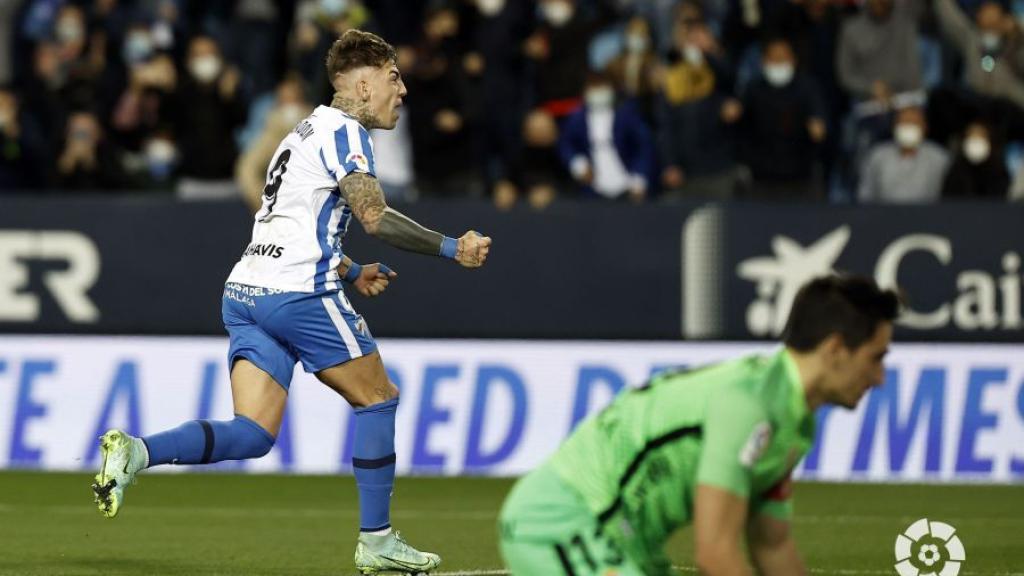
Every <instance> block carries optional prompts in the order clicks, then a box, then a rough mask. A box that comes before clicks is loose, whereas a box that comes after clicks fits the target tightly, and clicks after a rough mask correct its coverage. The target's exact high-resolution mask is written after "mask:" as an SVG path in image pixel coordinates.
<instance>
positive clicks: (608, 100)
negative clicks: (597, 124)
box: [584, 86, 615, 108]
mask: <svg viewBox="0 0 1024 576" xmlns="http://www.w3.org/2000/svg"><path fill="white" fill-rule="evenodd" d="M584 100H586V102H587V106H589V107H591V108H610V107H611V105H612V103H613V102H615V91H614V90H612V89H611V88H610V87H607V86H601V87H600V88H591V89H590V90H587V93H586V94H585V95H584Z"/></svg>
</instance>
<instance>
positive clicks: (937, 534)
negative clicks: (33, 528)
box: [895, 518, 967, 576]
mask: <svg viewBox="0 0 1024 576" xmlns="http://www.w3.org/2000/svg"><path fill="white" fill-rule="evenodd" d="M965 560H967V553H966V552H965V551H964V545H963V542H961V541H960V537H959V536H957V535H956V528H953V527H952V526H950V525H949V524H946V523H944V522H935V521H934V520H933V521H931V522H929V521H928V519H927V518H922V519H920V520H918V521H917V522H914V523H913V524H911V525H910V526H909V527H908V528H907V529H906V531H904V532H903V534H900V535H899V536H897V537H896V566H895V568H896V572H897V573H898V574H899V575H900V576H956V575H957V574H958V573H959V572H960V565H961V564H962V563H963V562H964V561H965Z"/></svg>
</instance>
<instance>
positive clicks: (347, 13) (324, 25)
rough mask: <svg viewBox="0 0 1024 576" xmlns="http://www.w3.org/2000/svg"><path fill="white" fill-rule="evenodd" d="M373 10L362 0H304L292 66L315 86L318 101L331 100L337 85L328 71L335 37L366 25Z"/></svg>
mask: <svg viewBox="0 0 1024 576" xmlns="http://www.w3.org/2000/svg"><path fill="white" fill-rule="evenodd" d="M369 19H370V13H369V12H368V11H367V10H366V7H365V6H363V4H362V2H360V1H359V0H342V1H339V0H304V1H303V2H301V3H300V4H299V5H298V7H297V9H296V11H295V29H294V30H293V33H292V34H293V38H292V54H291V57H290V62H291V65H290V69H293V70H298V72H299V73H300V74H301V75H302V77H303V78H304V79H305V81H306V85H307V86H310V87H311V88H312V92H311V93H310V98H311V99H312V100H313V101H314V102H330V100H331V98H332V97H333V96H334V92H333V89H332V88H331V86H330V82H328V79H327V73H326V72H324V69H323V68H324V65H323V64H324V58H325V57H326V55H327V50H328V48H330V46H331V43H332V42H333V41H334V39H335V38H338V37H339V36H341V35H342V34H344V33H345V31H346V30H348V29H350V28H358V27H360V26H363V25H365V24H366V23H367V22H368V21H369Z"/></svg>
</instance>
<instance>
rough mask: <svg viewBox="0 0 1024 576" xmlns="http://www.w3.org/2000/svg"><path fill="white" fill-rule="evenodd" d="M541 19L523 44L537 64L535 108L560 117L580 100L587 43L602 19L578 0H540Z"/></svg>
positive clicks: (585, 64) (585, 68)
mask: <svg viewBox="0 0 1024 576" xmlns="http://www.w3.org/2000/svg"><path fill="white" fill-rule="evenodd" d="M539 7H540V15H541V21H540V23H539V24H538V25H537V29H536V31H535V32H534V33H533V35H531V36H530V37H529V38H527V39H526V42H525V43H524V44H523V51H524V53H525V54H526V56H527V58H529V59H530V60H532V61H533V63H534V67H535V73H534V86H533V90H534V92H535V94H536V98H535V108H540V109H542V110H544V111H545V112H546V113H548V114H549V115H551V116H552V117H554V118H555V119H556V120H561V119H562V118H564V117H565V116H567V115H568V114H570V113H572V112H573V111H574V110H576V108H578V107H579V105H580V104H581V101H580V97H581V96H582V94H583V84H584V82H585V81H586V75H587V70H588V62H587V47H588V45H589V44H590V40H591V39H592V38H593V36H594V34H595V33H596V32H597V30H598V28H599V26H600V25H601V24H603V22H599V21H597V20H596V19H593V18H588V17H587V16H586V15H585V14H584V13H583V11H582V10H579V9H578V7H577V6H576V0H541V2H540V4H539Z"/></svg>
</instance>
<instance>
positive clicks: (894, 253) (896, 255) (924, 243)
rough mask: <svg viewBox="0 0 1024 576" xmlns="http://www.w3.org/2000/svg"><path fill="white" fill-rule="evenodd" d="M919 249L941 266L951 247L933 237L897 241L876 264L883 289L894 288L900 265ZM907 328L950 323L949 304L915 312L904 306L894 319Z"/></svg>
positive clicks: (914, 236)
mask: <svg viewBox="0 0 1024 576" xmlns="http://www.w3.org/2000/svg"><path fill="white" fill-rule="evenodd" d="M916 250H921V251H924V252H931V253H932V254H934V255H935V257H936V258H937V259H938V261H939V263H940V264H942V265H946V264H949V261H950V260H951V259H952V257H953V248H952V245H951V244H950V242H949V240H948V239H946V238H943V237H942V236H936V235H934V234H910V235H908V236H904V237H902V238H900V239H899V240H896V241H895V242H893V243H892V244H890V245H889V246H887V247H886V248H885V250H883V251H882V254H881V255H879V257H878V263H877V264H876V265H875V280H877V281H878V285H879V286H881V287H882V288H895V287H896V286H897V282H896V279H897V275H898V273H899V268H900V262H902V260H903V258H904V256H906V255H907V254H908V253H910V252H914V251H916ZM897 322H898V323H899V324H902V325H903V326H907V327H908V328H917V329H921V330H924V329H930V328H939V327H942V326H945V325H946V324H948V323H949V304H943V305H942V306H939V307H938V308H936V309H935V310H934V311H932V312H927V313H926V312H917V311H915V310H911V309H910V307H906V308H905V309H904V310H903V313H902V314H900V317H899V319H898V320H897Z"/></svg>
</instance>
